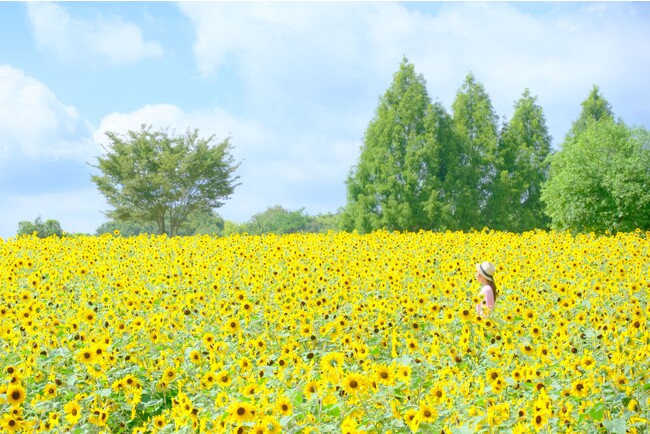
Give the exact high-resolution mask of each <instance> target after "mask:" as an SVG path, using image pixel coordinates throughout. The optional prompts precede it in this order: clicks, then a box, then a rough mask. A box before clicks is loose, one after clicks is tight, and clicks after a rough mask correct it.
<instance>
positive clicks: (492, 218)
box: [486, 89, 551, 232]
mask: <svg viewBox="0 0 650 434" xmlns="http://www.w3.org/2000/svg"><path fill="white" fill-rule="evenodd" d="M536 99H537V98H536V97H533V96H531V95H530V92H529V90H528V89H526V90H524V93H523V94H522V97H521V98H520V99H519V100H518V101H517V102H516V103H515V106H514V107H515V112H514V115H513V117H512V119H511V120H510V122H508V123H507V124H506V125H504V126H503V128H502V130H501V134H500V136H499V142H498V147H497V153H496V154H497V159H496V160H495V168H496V177H495V179H494V182H493V185H492V188H491V190H492V191H491V195H490V196H489V199H488V205H487V213H486V219H487V221H488V222H489V223H488V224H489V227H490V228H492V229H495V230H509V231H512V232H523V231H528V230H532V229H535V228H540V229H546V228H548V225H549V223H550V220H549V218H548V216H546V214H545V213H544V204H543V203H542V201H541V188H542V184H543V183H544V182H545V181H546V179H547V177H548V166H549V163H548V161H547V158H548V156H549V154H550V151H551V136H550V135H549V133H548V128H547V127H546V120H545V118H544V112H543V110H542V108H541V107H540V106H539V105H537V104H536Z"/></svg>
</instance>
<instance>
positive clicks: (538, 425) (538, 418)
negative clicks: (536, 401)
mask: <svg viewBox="0 0 650 434" xmlns="http://www.w3.org/2000/svg"><path fill="white" fill-rule="evenodd" d="M532 422H533V428H534V429H535V431H539V430H541V429H542V428H543V427H544V425H546V424H547V423H548V419H547V418H546V415H544V414H543V413H538V414H536V415H534V416H533V420H532Z"/></svg>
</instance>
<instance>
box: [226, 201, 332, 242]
mask: <svg viewBox="0 0 650 434" xmlns="http://www.w3.org/2000/svg"><path fill="white" fill-rule="evenodd" d="M338 230H340V212H339V213H337V214H332V213H327V214H319V215H316V216H310V215H308V214H305V212H304V208H301V209H299V210H297V211H289V210H287V209H284V208H283V207H281V206H280V205H276V206H273V207H269V208H267V209H266V210H265V211H264V212H261V213H258V214H255V215H254V216H253V217H252V218H251V219H250V220H249V221H248V222H246V223H234V222H231V221H225V222H224V229H223V235H232V234H236V233H247V234H249V235H263V234H268V233H273V234H277V235H282V234H292V233H298V232H304V233H325V232H328V231H338Z"/></svg>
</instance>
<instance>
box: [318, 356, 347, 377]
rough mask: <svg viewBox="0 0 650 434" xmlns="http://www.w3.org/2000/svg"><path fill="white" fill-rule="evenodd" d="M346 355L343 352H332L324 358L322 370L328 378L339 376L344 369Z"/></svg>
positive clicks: (321, 363) (321, 364)
mask: <svg viewBox="0 0 650 434" xmlns="http://www.w3.org/2000/svg"><path fill="white" fill-rule="evenodd" d="M344 361H345V355H344V354H343V353H341V352H337V351H332V352H330V353H327V354H325V355H324V356H323V358H322V359H321V362H320V366H321V369H322V370H323V372H324V373H325V374H326V375H328V376H330V375H331V376H336V375H339V374H340V372H341V370H342V369H343V363H344Z"/></svg>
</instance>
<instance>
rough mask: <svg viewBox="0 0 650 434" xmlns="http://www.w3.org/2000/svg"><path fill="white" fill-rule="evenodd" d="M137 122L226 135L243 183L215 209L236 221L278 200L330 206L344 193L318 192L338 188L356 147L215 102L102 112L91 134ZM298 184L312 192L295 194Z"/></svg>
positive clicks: (101, 139)
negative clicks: (205, 106)
mask: <svg viewBox="0 0 650 434" xmlns="http://www.w3.org/2000/svg"><path fill="white" fill-rule="evenodd" d="M142 124H147V125H151V126H152V128H154V129H160V128H169V131H170V132H174V131H175V133H176V134H177V135H178V134H183V133H184V132H185V131H186V130H187V129H188V128H191V129H193V128H198V130H199V135H200V136H201V137H208V136H210V135H213V134H214V135H215V140H217V141H221V140H223V139H225V138H226V137H231V144H232V145H233V152H232V154H233V157H234V158H235V160H236V161H241V162H242V164H241V166H240V168H239V169H238V171H237V175H239V176H240V182H241V183H242V185H240V186H238V187H237V188H236V189H235V193H234V195H233V197H232V198H231V199H228V200H227V201H226V203H225V205H224V207H222V208H221V209H219V210H218V212H219V213H220V214H221V215H222V216H224V218H227V219H231V220H235V221H240V222H241V221H245V220H248V219H249V218H250V217H251V215H253V214H255V213H258V212H262V211H264V210H265V209H266V208H267V207H269V206H273V205H277V204H282V205H283V206H285V207H290V209H297V208H301V207H303V206H305V207H309V209H310V210H314V211H312V212H313V213H318V212H325V211H326V210H329V211H335V210H336V208H338V207H339V206H341V204H342V202H341V200H343V199H344V197H342V198H341V200H339V201H338V202H336V203H333V202H332V200H328V201H322V200H321V198H322V197H323V192H324V191H328V190H329V191H330V192H331V191H332V190H336V191H338V193H339V196H340V195H341V194H342V192H343V191H344V187H343V180H344V179H345V176H346V175H347V172H348V170H349V168H350V165H351V164H352V163H353V161H354V159H355V158H356V156H357V154H358V149H359V143H358V142H356V141H345V140H342V139H330V138H326V137H321V136H320V135H318V134H314V133H310V132H306V133H300V134H295V132H293V133H287V132H284V131H282V130H277V131H273V132H271V130H272V129H273V128H272V126H269V125H262V124H260V123H259V122H257V121H252V120H249V119H242V118H238V117H236V116H233V115H232V114H229V113H228V112H226V111H225V110H223V109H222V108H219V107H215V108H212V109H210V110H206V111H192V112H185V111H183V110H182V109H180V108H179V107H176V106H174V105H163V104H161V105H150V106H146V107H143V108H141V109H139V110H136V111H134V112H131V113H111V114H109V115H107V116H106V117H105V118H104V119H102V121H101V123H100V126H99V128H98V129H97V131H96V132H95V134H94V140H95V142H96V143H100V144H103V145H104V146H106V145H108V142H107V140H106V137H105V132H106V131H113V132H117V133H118V134H122V135H123V134H126V132H127V131H128V130H139V129H140V126H141V125H142ZM300 189H305V191H307V192H312V194H311V195H310V196H302V195H301V194H300V193H298V194H297V193H296V190H300ZM327 194H328V195H330V196H331V193H327ZM291 207H293V208H291Z"/></svg>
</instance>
